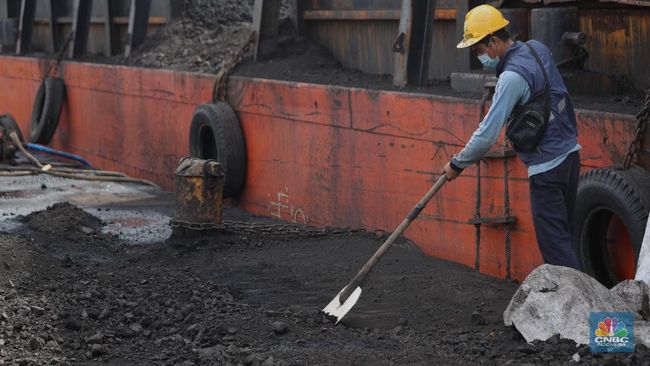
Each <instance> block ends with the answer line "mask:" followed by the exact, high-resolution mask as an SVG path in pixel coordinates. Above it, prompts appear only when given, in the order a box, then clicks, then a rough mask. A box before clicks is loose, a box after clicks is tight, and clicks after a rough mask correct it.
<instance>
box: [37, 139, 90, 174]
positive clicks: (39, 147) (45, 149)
mask: <svg viewBox="0 0 650 366" xmlns="http://www.w3.org/2000/svg"><path fill="white" fill-rule="evenodd" d="M25 147H26V148H28V149H30V150H33V151H38V152H42V153H46V154H50V155H54V156H60V157H62V158H66V159H70V160H74V161H78V162H80V163H81V164H83V165H84V166H85V167H86V168H91V169H92V165H90V163H89V162H88V161H87V160H86V159H84V158H82V157H81V156H79V155H75V154H70V153H67V152H65V151H60V150H55V149H52V148H50V147H47V146H43V145H39V144H25Z"/></svg>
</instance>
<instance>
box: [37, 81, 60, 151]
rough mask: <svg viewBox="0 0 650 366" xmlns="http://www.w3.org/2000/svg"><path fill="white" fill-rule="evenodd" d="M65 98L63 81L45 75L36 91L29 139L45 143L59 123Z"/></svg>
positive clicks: (49, 139) (50, 138) (48, 141)
mask: <svg viewBox="0 0 650 366" xmlns="http://www.w3.org/2000/svg"><path fill="white" fill-rule="evenodd" d="M64 99H65V83H64V82H63V79H61V78H53V77H50V76H47V77H46V78H45V80H43V82H42V83H41V85H40V86H39V87H38V90H37V91H36V96H35V97H34V105H33V107H32V117H31V126H30V141H31V142H34V143H38V144H43V145H47V144H49V143H50V141H52V137H53V136H54V133H55V132H56V129H57V127H58V125H59V117H60V116H61V109H62V108H63V100H64Z"/></svg>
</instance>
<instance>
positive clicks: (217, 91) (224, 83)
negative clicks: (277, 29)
mask: <svg viewBox="0 0 650 366" xmlns="http://www.w3.org/2000/svg"><path fill="white" fill-rule="evenodd" d="M255 35H256V32H255V31H251V32H250V34H249V36H248V38H247V39H246V40H245V41H244V43H243V44H242V45H241V46H240V47H239V50H237V52H235V54H234V55H233V56H232V57H231V58H230V59H229V60H228V61H226V62H224V63H223V66H222V67H221V69H220V70H219V72H218V73H217V76H216V79H215V81H214V86H213V88H212V102H213V103H216V102H217V101H220V100H221V101H225V100H226V97H227V93H228V79H229V77H230V74H231V73H232V72H233V71H234V70H235V69H236V68H237V66H239V64H240V63H241V62H242V59H243V58H244V55H245V54H246V53H247V52H248V50H249V49H250V47H251V45H253V44H254V43H255Z"/></svg>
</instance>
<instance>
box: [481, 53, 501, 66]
mask: <svg viewBox="0 0 650 366" xmlns="http://www.w3.org/2000/svg"><path fill="white" fill-rule="evenodd" d="M478 60H479V61H481V63H482V64H483V66H485V67H486V68H488V69H496V68H497V65H498V64H499V57H497V58H491V57H490V56H489V55H488V54H487V52H486V53H483V54H480V55H478Z"/></svg>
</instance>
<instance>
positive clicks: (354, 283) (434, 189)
mask: <svg viewBox="0 0 650 366" xmlns="http://www.w3.org/2000/svg"><path fill="white" fill-rule="evenodd" d="M445 182H447V175H445V174H443V175H442V176H441V177H440V178H439V179H438V181H437V182H436V184H434V185H433V187H431V189H429V191H428V192H427V193H426V194H425V195H424V197H422V199H420V202H418V204H417V205H415V207H413V209H412V210H411V212H410V213H409V214H408V216H406V218H405V219H404V221H402V223H401V224H399V226H398V227H397V229H395V231H393V233H392V234H391V235H390V236H389V237H388V239H386V241H385V242H384V244H382V245H381V247H379V249H377V252H375V254H374V255H373V256H372V257H371V258H370V260H369V261H368V263H366V265H364V266H363V268H361V270H360V271H359V273H357V275H356V276H354V278H353V279H352V281H350V283H349V284H348V285H347V286H346V287H345V290H344V291H343V292H341V296H339V302H340V303H341V304H343V303H345V301H346V300H347V299H348V298H349V297H350V295H352V292H354V290H355V289H356V288H357V287H358V286H359V285H360V284H361V282H362V281H363V279H364V278H365V277H366V276H367V275H368V273H370V271H371V270H372V268H373V267H374V266H375V265H376V264H377V262H379V260H380V259H381V257H382V256H383V255H384V253H386V251H387V250H388V248H390V246H391V245H393V243H394V242H395V240H397V238H398V237H399V236H400V235H402V232H404V230H406V228H407V227H408V226H409V225H410V224H411V222H413V220H415V218H416V217H418V215H419V214H420V212H422V210H424V208H425V207H426V206H427V203H429V201H431V198H433V196H434V195H435V194H436V193H438V190H440V187H442V185H443V184H445Z"/></svg>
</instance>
